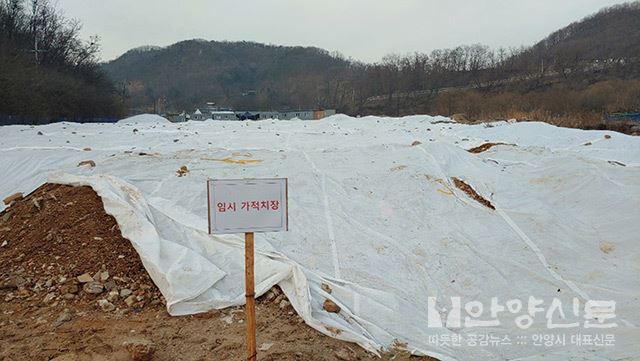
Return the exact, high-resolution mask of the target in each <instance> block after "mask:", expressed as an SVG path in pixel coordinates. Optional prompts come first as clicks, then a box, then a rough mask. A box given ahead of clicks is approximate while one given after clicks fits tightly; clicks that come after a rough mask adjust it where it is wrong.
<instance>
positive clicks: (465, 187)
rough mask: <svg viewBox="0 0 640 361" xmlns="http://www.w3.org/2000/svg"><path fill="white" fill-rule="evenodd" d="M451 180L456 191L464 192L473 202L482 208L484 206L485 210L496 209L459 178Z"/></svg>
mask: <svg viewBox="0 0 640 361" xmlns="http://www.w3.org/2000/svg"><path fill="white" fill-rule="evenodd" d="M451 179H452V180H453V183H454V184H455V185H456V187H457V188H458V189H460V190H461V191H463V192H465V193H466V194H467V195H468V196H469V197H471V198H473V199H474V200H476V202H478V203H480V204H482V205H483V206H485V207H487V208H491V209H493V210H495V209H496V207H494V205H493V204H491V202H489V201H488V200H487V199H486V198H484V197H483V196H481V195H480V194H478V192H476V191H475V189H473V188H472V187H471V186H470V185H468V184H467V183H465V181H463V180H462V179H460V178H456V177H453V178H451Z"/></svg>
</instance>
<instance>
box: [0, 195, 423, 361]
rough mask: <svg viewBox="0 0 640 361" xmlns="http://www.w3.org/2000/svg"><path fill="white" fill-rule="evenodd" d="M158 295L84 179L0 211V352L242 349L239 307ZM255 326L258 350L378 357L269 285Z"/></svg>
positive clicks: (281, 356) (147, 354) (226, 356)
mask: <svg viewBox="0 0 640 361" xmlns="http://www.w3.org/2000/svg"><path fill="white" fill-rule="evenodd" d="M164 303H165V301H164V299H163V297H162V295H161V294H160V292H159V290H158V289H157V287H156V286H155V285H154V284H153V282H152V280H151V279H150V277H149V275H148V274H147V272H146V270H145V269H144V267H143V266H142V262H141V261H140V258H139V256H138V254H137V253H136V252H135V250H134V249H133V247H132V246H131V243H130V242H129V241H128V240H127V239H125V238H123V237H122V235H121V233H120V230H119V228H118V226H117V223H116V221H115V219H114V218H113V217H111V216H109V215H107V214H106V213H105V211H104V207H103V204H102V200H101V199H100V197H99V196H98V195H97V194H96V193H95V192H94V191H93V190H92V189H91V188H89V187H71V186H64V185H52V184H45V185H43V186H42V187H40V188H39V189H37V190H36V191H34V192H33V193H32V194H30V195H28V196H27V197H25V198H23V199H19V200H17V201H14V202H13V204H12V205H11V206H10V207H9V208H7V209H6V210H5V211H3V212H2V213H0V310H1V311H0V360H12V361H13V360H30V361H33V360H52V359H53V360H57V361H72V360H132V359H139V360H143V359H153V360H207V359H209V360H210V359H213V360H242V359H244V358H245V332H246V331H245V325H244V322H243V320H244V312H243V309H242V308H241V307H234V308H228V309H225V310H219V311H211V312H208V313H205V314H200V315H193V316H184V317H172V316H169V314H168V313H167V311H166V307H165V304H164ZM257 329H258V348H259V352H258V358H259V359H260V360H302V359H304V360H336V359H338V360H379V358H377V357H375V356H373V355H371V354H369V353H367V352H366V351H364V350H363V349H361V348H360V347H358V346H356V345H353V344H349V343H345V342H342V341H338V340H336V339H333V338H330V337H326V336H324V335H322V334H320V333H319V332H317V331H315V330H313V329H312V328H310V327H308V326H306V325H305V324H304V322H303V321H302V319H301V318H300V317H299V316H297V314H296V313H295V312H294V310H293V308H292V307H291V305H290V304H289V302H288V301H287V300H286V298H285V296H284V295H283V294H282V293H281V292H280V290H279V289H278V288H277V287H276V288H273V289H272V290H270V291H269V292H268V293H267V294H266V295H265V296H263V297H262V298H260V299H259V300H258V303H257ZM391 359H393V360H399V361H401V360H409V359H412V360H413V359H419V358H416V357H413V356H410V355H409V354H408V353H407V352H405V351H402V350H400V349H398V350H395V351H392V352H390V353H387V354H384V355H383V357H382V360H391ZM424 359H425V360H427V358H424Z"/></svg>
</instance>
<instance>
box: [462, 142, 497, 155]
mask: <svg viewBox="0 0 640 361" xmlns="http://www.w3.org/2000/svg"><path fill="white" fill-rule="evenodd" d="M496 145H504V143H484V144H481V145H479V146H477V147H473V148H471V149H467V152H469V153H474V154H478V153H482V152H486V151H487V150H489V149H491V148H492V147H495V146H496Z"/></svg>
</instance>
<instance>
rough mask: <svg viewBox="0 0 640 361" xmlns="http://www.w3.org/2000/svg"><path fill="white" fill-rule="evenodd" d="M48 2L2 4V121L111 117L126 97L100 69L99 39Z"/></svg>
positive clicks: (7, 1)
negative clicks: (85, 33) (86, 37)
mask: <svg viewBox="0 0 640 361" xmlns="http://www.w3.org/2000/svg"><path fill="white" fill-rule="evenodd" d="M80 27H81V26H80V23H79V22H77V21H75V20H69V19H66V18H65V17H64V16H63V15H62V14H61V13H60V12H59V11H58V10H56V8H55V7H54V6H53V5H52V4H51V3H50V2H49V1H48V0H30V1H26V0H0V120H2V121H4V122H48V121H53V120H63V119H67V120H76V119H89V118H111V117H118V116H121V115H122V114H123V112H124V104H123V102H122V99H121V98H120V97H119V96H118V95H117V93H116V92H115V89H114V87H113V85H112V82H111V80H110V79H109V78H108V77H107V76H106V75H105V74H104V73H103V71H102V70H101V68H100V66H99V65H98V59H97V54H98V51H99V43H98V38H97V37H93V38H91V39H89V40H88V41H84V40H82V39H80V37H79V31H80Z"/></svg>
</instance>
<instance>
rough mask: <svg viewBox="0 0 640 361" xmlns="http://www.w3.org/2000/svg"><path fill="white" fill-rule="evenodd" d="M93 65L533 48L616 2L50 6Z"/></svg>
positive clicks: (392, 0) (222, 0)
mask: <svg viewBox="0 0 640 361" xmlns="http://www.w3.org/2000/svg"><path fill="white" fill-rule="evenodd" d="M57 2H58V4H59V6H60V7H61V8H62V9H63V12H64V13H65V15H66V16H67V17H71V18H76V19H78V20H80V21H81V22H82V23H83V24H84V28H83V30H82V35H83V37H85V38H88V37H89V36H90V35H98V36H100V38H101V44H102V59H103V60H111V59H114V58H116V57H117V56H119V55H121V54H122V53H124V52H125V51H127V50H129V49H131V48H134V47H138V46H141V45H159V46H166V45H170V44H173V43H175V42H177V41H180V40H186V39H194V38H201V39H207V40H231V41H235V40H250V41H257V42H261V43H270V44H278V45H303V46H317V47H320V48H324V49H327V50H329V51H335V50H337V51H340V52H341V53H343V54H344V55H346V56H347V57H352V58H354V59H358V60H362V61H367V62H375V61H378V60H380V59H381V58H382V57H383V56H384V55H385V54H389V53H402V54H404V53H410V52H414V51H420V52H429V51H431V50H433V49H438V48H447V47H454V46H456V45H461V44H473V43H483V44H487V45H490V46H492V47H499V46H505V47H509V46H520V45H532V44H533V43H535V42H536V41H537V40H540V39H542V38H543V37H545V36H546V35H548V34H549V33H550V32H552V31H554V30H556V29H559V28H561V27H564V26H566V25H568V24H569V23H571V22H573V21H575V20H579V19H581V18H583V17H584V16H586V15H589V14H592V13H594V12H596V11H598V10H599V9H601V8H602V7H605V6H610V5H613V4H619V3H623V2H624V1H616V0H447V1H445V0H385V1H382V0H182V1H179V0H57Z"/></svg>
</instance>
